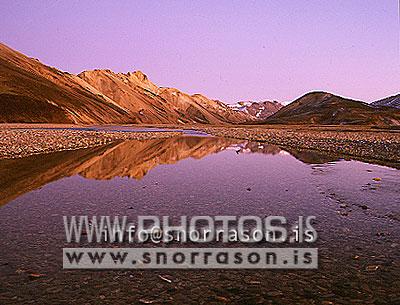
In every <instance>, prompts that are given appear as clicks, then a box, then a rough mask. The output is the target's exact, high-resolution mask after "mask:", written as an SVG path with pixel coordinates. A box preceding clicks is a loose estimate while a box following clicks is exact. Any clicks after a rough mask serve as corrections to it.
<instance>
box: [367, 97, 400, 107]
mask: <svg viewBox="0 0 400 305" xmlns="http://www.w3.org/2000/svg"><path fill="white" fill-rule="evenodd" d="M371 105H373V106H386V107H393V108H399V109H400V93H398V94H396V95H392V96H389V97H386V98H383V99H381V100H378V101H375V102H372V103H371Z"/></svg>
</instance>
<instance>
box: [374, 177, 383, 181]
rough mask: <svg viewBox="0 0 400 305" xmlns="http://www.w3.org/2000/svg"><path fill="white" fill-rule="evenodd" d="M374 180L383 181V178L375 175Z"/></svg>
mask: <svg viewBox="0 0 400 305" xmlns="http://www.w3.org/2000/svg"><path fill="white" fill-rule="evenodd" d="M372 180H374V181H381V180H382V179H381V178H379V177H375V178H372Z"/></svg>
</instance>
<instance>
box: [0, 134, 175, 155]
mask: <svg viewBox="0 0 400 305" xmlns="http://www.w3.org/2000/svg"><path fill="white" fill-rule="evenodd" d="M180 134H181V133H180V132H115V131H88V130H71V129H5V128H2V129H0V159H15V158H22V157H27V156H31V155H37V154H45V153H52V152H57V151H65V150H76V149H83V148H89V147H95V146H100V145H105V144H109V143H111V142H115V141H122V140H148V139H161V138H170V137H174V136H177V135H180Z"/></svg>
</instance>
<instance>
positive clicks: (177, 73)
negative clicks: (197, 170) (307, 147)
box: [0, 0, 400, 103]
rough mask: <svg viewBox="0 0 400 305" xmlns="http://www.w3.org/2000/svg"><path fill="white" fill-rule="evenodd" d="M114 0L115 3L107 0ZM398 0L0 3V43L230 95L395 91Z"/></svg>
mask: <svg viewBox="0 0 400 305" xmlns="http://www.w3.org/2000/svg"><path fill="white" fill-rule="evenodd" d="M113 2H118V4H113ZM398 5H399V2H398V0H379V1H378V0H336V1H332V0H327V1H322V0H321V1H318V0H314V1H312V0H308V1H307V0H296V1H292V0H276V1H272V0H270V1H267V0H265V1H249V0H248V1H233V0H232V1H86V0H85V1H39V0H38V1H1V3H0V41H2V42H4V43H5V44H7V45H9V46H11V47H12V48H15V49H17V50H19V51H21V52H23V53H25V54H27V55H29V56H32V57H36V58H39V59H40V60H41V61H42V62H44V63H46V64H48V65H52V66H55V67H58V68H60V69H62V70H64V71H69V72H72V73H78V72H80V71H82V70H89V69H94V68H109V69H112V70H114V71H116V72H127V71H133V70H142V71H143V72H144V73H146V74H147V75H148V76H149V78H150V79H151V80H152V81H154V82H155V83H156V84H158V85H161V86H171V87H176V88H179V89H181V90H183V91H186V92H188V93H203V94H205V95H206V96H208V97H210V98H216V99H220V100H222V101H225V102H228V103H232V102H235V101H238V100H249V99H253V100H263V99H276V100H279V101H291V100H293V99H294V98H296V97H299V96H301V95H303V94H304V93H306V92H308V91H312V90H325V91H330V92H333V93H336V94H339V95H342V96H347V97H352V98H355V99H361V100H365V101H368V102H369V101H373V100H376V99H379V98H382V97H385V96H388V95H392V94H394V93H398V92H399V91H400V86H399V85H400V56H399V16H398V14H399V8H398Z"/></svg>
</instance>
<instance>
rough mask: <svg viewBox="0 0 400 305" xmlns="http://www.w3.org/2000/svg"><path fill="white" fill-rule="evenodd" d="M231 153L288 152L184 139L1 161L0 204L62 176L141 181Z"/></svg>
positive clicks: (316, 158) (302, 156) (318, 159)
mask: <svg viewBox="0 0 400 305" xmlns="http://www.w3.org/2000/svg"><path fill="white" fill-rule="evenodd" d="M226 149H234V150H236V153H238V154H241V153H262V154H268V155H277V154H281V153H286V152H285V151H283V150H282V149H280V148H279V147H277V146H274V145H268V144H265V143H257V142H247V141H243V140H235V139H226V138H217V137H196V136H179V137H173V138H168V139H155V140H142V141H139V140H129V141H124V142H119V143H112V144H109V145H105V146H101V147H94V148H89V149H82V150H76V151H63V152H57V153H52V154H43V155H37V156H31V157H26V158H22V159H13V160H0V195H1V196H0V205H2V204H5V203H7V202H9V201H11V200H13V199H15V198H17V197H18V196H21V195H22V194H24V193H27V192H29V191H32V190H35V189H38V188H40V187H42V186H44V185H46V184H48V183H50V182H53V181H56V180H58V179H61V178H63V177H68V176H74V175H80V176H82V177H85V178H87V179H97V180H108V179H112V178H114V177H129V178H133V179H141V178H143V177H144V176H145V175H146V174H147V173H148V172H149V171H150V170H152V169H153V168H155V167H157V166H159V165H162V164H174V163H177V162H179V161H180V160H184V159H187V158H194V159H201V158H204V157H205V156H207V155H210V154H214V153H218V152H220V151H223V150H226ZM289 152H290V154H291V155H293V156H294V157H295V158H297V159H299V160H301V161H303V162H304V163H326V162H330V161H334V160H337V159H338V158H336V157H333V158H332V157H329V156H326V155H323V154H321V153H318V152H312V151H307V152H304V151H303V152H297V151H295V150H292V149H291V150H290V151H289Z"/></svg>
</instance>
